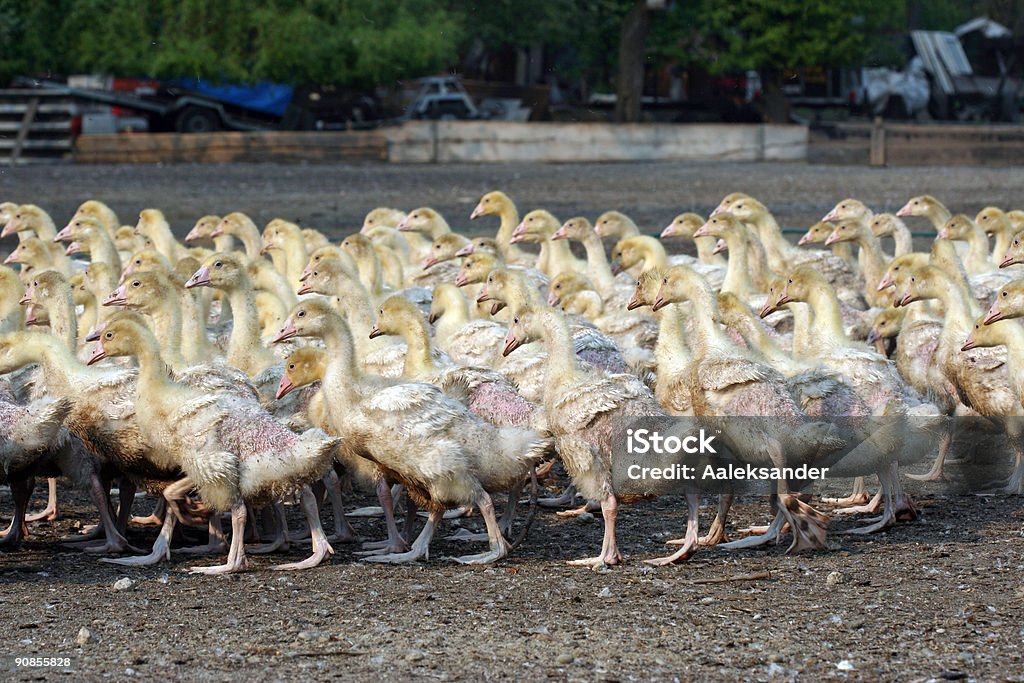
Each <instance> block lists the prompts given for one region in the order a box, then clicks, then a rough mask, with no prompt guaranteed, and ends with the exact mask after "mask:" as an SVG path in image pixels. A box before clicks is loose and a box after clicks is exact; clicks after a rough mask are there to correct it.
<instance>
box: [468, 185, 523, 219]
mask: <svg viewBox="0 0 1024 683" xmlns="http://www.w3.org/2000/svg"><path fill="white" fill-rule="evenodd" d="M509 207H511V208H513V209H514V208H515V204H513V203H512V200H511V199H509V197H508V195H507V194H505V193H504V192H502V191H500V190H495V191H494V192H488V193H487V194H485V195H484V196H483V197H481V198H480V202H479V203H478V204H477V205H476V208H475V209H473V213H471V214H470V215H469V218H470V220H473V219H476V218H480V216H495V215H498V214H500V213H501V212H502V211H504V210H505V209H507V208H509Z"/></svg>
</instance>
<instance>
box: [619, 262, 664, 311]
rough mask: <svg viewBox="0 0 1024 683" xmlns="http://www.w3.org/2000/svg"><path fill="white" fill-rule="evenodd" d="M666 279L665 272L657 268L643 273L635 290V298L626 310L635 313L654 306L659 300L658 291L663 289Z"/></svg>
mask: <svg viewBox="0 0 1024 683" xmlns="http://www.w3.org/2000/svg"><path fill="white" fill-rule="evenodd" d="M664 277H665V272H664V271H662V270H659V269H657V268H652V269H651V270H648V271H646V272H643V273H641V274H640V276H639V277H638V278H637V281H636V285H635V287H634V289H633V296H632V297H630V299H629V304H627V305H626V310H629V311H635V310H636V309H638V308H642V307H644V306H653V305H654V302H655V301H656V300H657V299H658V289H659V288H660V287H661V281H662V279H663V278H664Z"/></svg>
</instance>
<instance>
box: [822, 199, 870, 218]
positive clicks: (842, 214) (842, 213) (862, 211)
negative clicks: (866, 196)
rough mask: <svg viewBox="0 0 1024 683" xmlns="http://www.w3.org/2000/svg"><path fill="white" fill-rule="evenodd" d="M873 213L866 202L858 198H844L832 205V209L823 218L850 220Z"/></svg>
mask: <svg viewBox="0 0 1024 683" xmlns="http://www.w3.org/2000/svg"><path fill="white" fill-rule="evenodd" d="M869 215H871V210H870V209H869V208H868V207H867V206H866V205H865V204H864V202H862V201H859V200H857V199H844V200H843V201H841V202H839V203H838V204H836V205H835V206H834V207H832V210H831V211H829V212H828V213H826V214H825V216H824V217H823V218H822V219H821V220H822V221H825V222H835V221H850V220H857V219H861V218H864V217H866V216H869Z"/></svg>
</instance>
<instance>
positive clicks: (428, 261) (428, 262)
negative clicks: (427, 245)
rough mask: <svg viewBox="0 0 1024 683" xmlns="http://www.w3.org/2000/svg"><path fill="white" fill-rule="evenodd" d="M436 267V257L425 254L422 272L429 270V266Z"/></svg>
mask: <svg viewBox="0 0 1024 683" xmlns="http://www.w3.org/2000/svg"><path fill="white" fill-rule="evenodd" d="M436 265H437V257H436V256H434V255H433V254H427V255H426V256H425V257H423V270H430V267H431V266H436Z"/></svg>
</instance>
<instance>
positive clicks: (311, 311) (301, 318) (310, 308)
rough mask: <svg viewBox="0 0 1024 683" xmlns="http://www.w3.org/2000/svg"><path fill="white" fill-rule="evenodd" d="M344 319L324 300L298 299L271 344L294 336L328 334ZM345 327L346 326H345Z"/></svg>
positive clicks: (342, 323)
mask: <svg viewBox="0 0 1024 683" xmlns="http://www.w3.org/2000/svg"><path fill="white" fill-rule="evenodd" d="M344 325H345V321H344V319H343V318H342V317H341V314H339V313H338V312H337V311H336V310H335V309H334V308H332V307H331V305H330V304H328V303H327V302H325V301H318V300H315V299H313V300H309V301H300V302H299V303H297V304H295V306H293V307H292V310H291V311H289V313H288V317H287V318H285V321H284V325H282V326H281V329H280V330H279V331H278V333H277V335H275V336H274V338H273V339H272V340H271V343H272V344H277V343H279V342H283V341H286V340H288V339H294V338H295V337H320V338H322V337H323V336H324V335H326V334H328V333H329V332H331V331H332V330H334V329H337V328H338V327H340V326H344ZM346 329H347V328H346Z"/></svg>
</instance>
